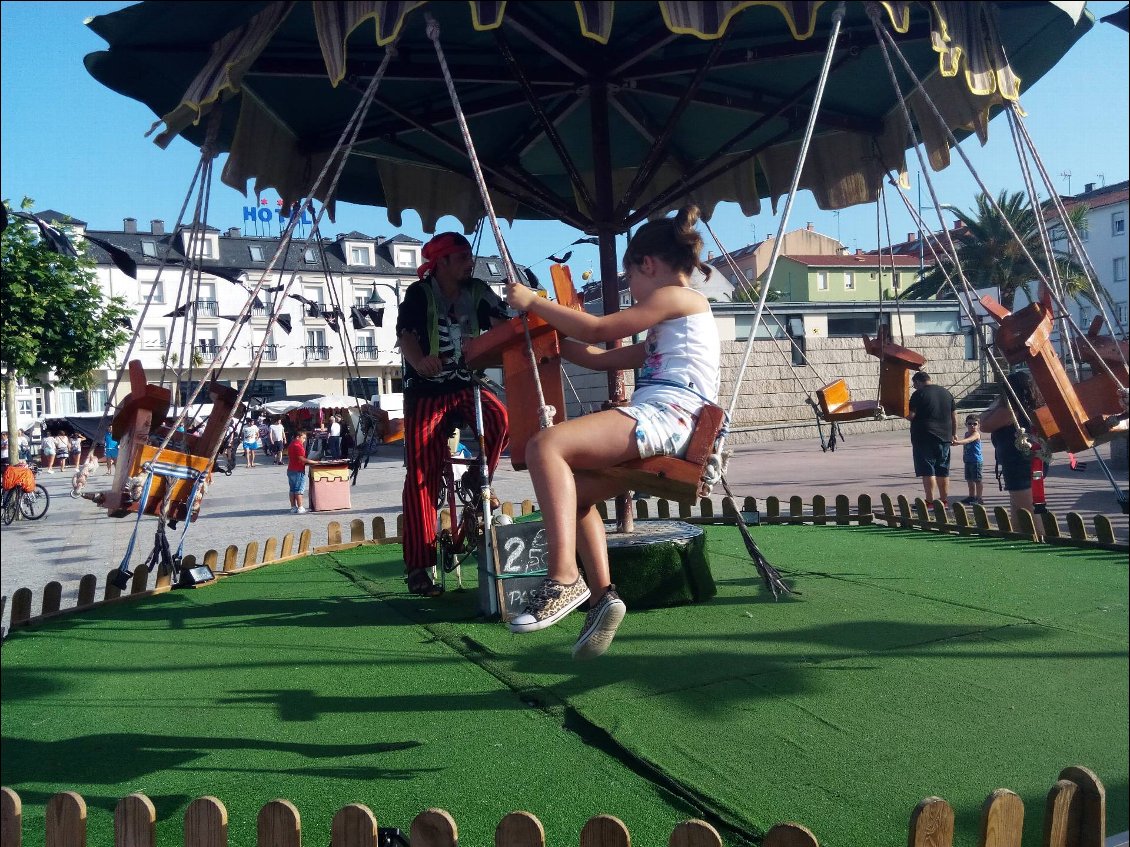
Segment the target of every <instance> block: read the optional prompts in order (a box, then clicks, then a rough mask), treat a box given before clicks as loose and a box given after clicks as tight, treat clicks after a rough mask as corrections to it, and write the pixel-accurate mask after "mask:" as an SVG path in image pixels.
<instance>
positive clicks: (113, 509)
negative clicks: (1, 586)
mask: <svg viewBox="0 0 1130 847" xmlns="http://www.w3.org/2000/svg"><path fill="white" fill-rule="evenodd" d="M129 380H130V393H129V394H128V395H127V396H126V398H125V399H124V400H123V401H122V403H121V404H120V405H119V407H118V411H117V413H116V414H115V415H114V418H113V421H112V423H111V425H110V433H111V435H112V436H113V437H114V439H115V440H117V441H118V463H117V467H116V469H115V472H114V480H113V484H112V486H111V489H110V491H109V492H98V493H96V494H84V495H83V496H84V497H86V498H87V499H90V500H93V501H94V502H95V503H96V504H98V505H99V506H102V507H103V508H105V509H106V511H107V514H108V515H109V516H110V517H114V518H122V517H125V516H127V515H129V514H136V513H137V512H138V510H139V509H141V510H142V511H143V513H144V514H147V515H153V516H157V517H164V518H166V519H167V520H168V521H169V522H170V523H171V524H173V525H175V523H176V522H177V521H182V520H190V521H195V520H196V519H197V517H198V516H199V514H200V504H201V501H202V500H203V496H204V490H205V488H206V487H207V485H208V483H209V482H210V480H211V472H212V462H213V456H214V455H215V453H216V452H217V448H218V447H219V446H220V442H221V441H222V439H223V437H224V433H225V431H226V429H227V426H228V422H229V421H230V420H231V417H232V415H233V414H235V413H237V410H236V408H235V400H236V397H237V396H238V392H237V391H236V389H234V388H231V387H229V386H226V385H220V384H219V383H217V382H215V381H214V380H213V381H212V382H211V383H210V384H209V385H208V396H209V397H210V398H211V400H212V403H213V407H212V413H211V414H210V415H209V416H208V421H207V423H206V424H205V427H204V431H203V432H202V433H200V434H199V435H190V434H188V433H179V434H178V433H173V436H174V437H173V438H172V439H171V440H170V441H169V445H168V446H166V447H164V448H162V447H161V446H160V445H161V444H162V443H163V442H164V440H165V439H166V438H167V437H168V436H169V434H170V432H169V427H168V426H167V425H165V424H164V420H165V418H166V417H167V415H168V413H169V408H170V406H171V403H172V394H171V392H170V391H169V389H168V388H165V387H163V386H160V385H154V384H152V383H150V382H148V381H147V379H146V376H145V369H144V368H143V367H142V365H141V362H140V361H138V360H136V359H135V360H133V361H131V362H130V363H129Z"/></svg>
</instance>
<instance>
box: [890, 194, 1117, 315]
mask: <svg viewBox="0 0 1130 847" xmlns="http://www.w3.org/2000/svg"><path fill="white" fill-rule="evenodd" d="M997 206H999V207H1000V211H997V209H996V208H995V207H994V206H993V203H992V202H991V201H990V200H989V198H988V195H985V194H980V195H978V196H977V200H976V208H975V209H974V210H972V211H970V212H964V211H962V210H960V209H958V208H956V207H954V206H944V207H943V208H944V209H946V210H947V211H950V212H953V213H954V214H956V215H957V218H958V220H959V221H960V222H961V223H963V224H964V225H965V226H964V227H963V228H962V229H960V230H958V231H957V232H955V233H954V234H953V239H954V246H955V247H956V248H957V256H958V261H959V262H960V264H961V268H962V270H963V271H964V272H965V278H966V279H967V280H969V284H970V285H972V286H973V287H974V288H975V289H984V288H989V287H995V288H997V289H998V290H999V291H1000V302H1001V305H1002V306H1004V307H1005V308H1006V309H1008V310H1009V311H1011V310H1012V308H1013V303H1014V302H1015V301H1016V293H1017V292H1018V291H1023V292H1024V293H1025V294H1026V295H1027V296H1028V299H1029V300H1033V299H1035V291H1034V285H1035V284H1036V283H1037V282H1038V279H1039V276H1038V273H1037V271H1036V268H1035V267H1033V265H1032V263H1031V262H1030V261H1029V260H1028V258H1027V256H1025V254H1024V250H1022V249H1021V246H1020V244H1021V242H1022V243H1023V245H1024V247H1025V248H1026V249H1027V251H1028V255H1030V256H1032V257H1033V258H1034V259H1035V260H1036V261H1037V262H1046V259H1044V258H1043V256H1044V248H1043V244H1042V243H1041V241H1040V231H1039V219H1038V218H1037V217H1036V214H1037V213H1036V212H1034V211H1033V209H1032V206H1031V204H1030V203H1029V202H1028V199H1027V198H1026V197H1025V195H1024V194H1022V193H1021V192H1016V193H1014V194H1008V193H1007V192H1005V191H1002V192H1001V193H1000V195H999V196H998V197H997ZM1002 212H1003V214H1002ZM1086 218H1087V207H1086V206H1076V207H1075V208H1074V209H1072V210H1071V211H1070V212H1069V213H1068V222H1069V224H1070V225H1071V226H1073V227H1075V229H1076V230H1082V229H1083V228H1084V227H1085V226H1086ZM1009 224H1011V227H1012V229H1013V230H1014V231H1015V232H1016V234H1017V236H1019V238H1020V241H1019V242H1018V241H1017V239H1016V238H1014V237H1013V235H1012V233H1011V232H1009ZM1051 225H1052V224H1051V222H1049V226H1051ZM1055 262H1056V265H1057V266H1058V268H1059V278H1060V280H1061V281H1062V282H1063V284H1064V286H1065V289H1066V293H1067V295H1068V296H1069V297H1074V298H1077V299H1078V298H1083V299H1086V300H1088V301H1090V302H1092V303H1094V302H1095V297H1094V294H1093V293H1092V291H1091V289H1090V284H1089V283H1088V282H1087V277H1086V274H1085V272H1084V271H1083V268H1082V266H1081V265H1080V264H1079V263H1078V262H1077V261H1076V260H1075V259H1074V258H1073V257H1071V256H1069V255H1068V254H1066V253H1059V252H1057V253H1056V255H1055ZM943 269H944V271H943ZM945 272H948V273H949V274H950V277H951V278H952V279H953V281H954V284H955V285H958V286H960V282H959V280H958V277H957V275H956V273H955V269H954V267H953V263H952V262H951V261H950V260H948V259H946V258H943V260H942V263H941V265H939V266H935V267H933V268H931V269H929V270H927V271H926V273H925V274H924V275H923V277H922V279H921V280H919V281H918V282H916V283H914V285H912V286H910V287H909V288H907V289H906V291H904V292H903V293H902V299H904V300H926V299H929V298H932V297H937V298H940V299H948V298H952V297H953V296H954V294H953V291H952V289H950V287H949V286H948V285H947V284H946V278H945Z"/></svg>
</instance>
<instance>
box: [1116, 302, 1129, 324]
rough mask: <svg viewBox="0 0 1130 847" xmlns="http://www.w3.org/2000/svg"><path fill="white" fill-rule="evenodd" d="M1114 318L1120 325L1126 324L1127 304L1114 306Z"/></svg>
mask: <svg viewBox="0 0 1130 847" xmlns="http://www.w3.org/2000/svg"><path fill="white" fill-rule="evenodd" d="M1114 318H1115V320H1117V321H1118V322H1119V323H1120V324H1124V323H1126V304H1125V303H1115V304H1114Z"/></svg>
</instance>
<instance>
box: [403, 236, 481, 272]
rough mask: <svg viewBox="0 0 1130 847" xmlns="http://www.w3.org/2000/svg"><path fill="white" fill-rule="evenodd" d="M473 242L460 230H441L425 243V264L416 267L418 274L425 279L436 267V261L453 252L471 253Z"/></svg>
mask: <svg viewBox="0 0 1130 847" xmlns="http://www.w3.org/2000/svg"><path fill="white" fill-rule="evenodd" d="M470 252H471V242H470V241H468V240H467V239H466V238H464V237H463V236H462V235H460V234H459V233H458V232H441V233H440V234H439V235H437V236H436V237H435V238H433V239H432V240H431V241H429V242H428V243H427V244H425V245H424V250H423V253H424V264H422V265H420V267H418V268H417V269H416V276H418V277H419V278H420V279H423V278H424V277H425V276H427V275H428V274H429V273H431V272H432V271H433V270H434V269H435V265H436V262H438V261H439V260H440V259H442V258H443V257H444V256H450V255H451V254H453V253H470Z"/></svg>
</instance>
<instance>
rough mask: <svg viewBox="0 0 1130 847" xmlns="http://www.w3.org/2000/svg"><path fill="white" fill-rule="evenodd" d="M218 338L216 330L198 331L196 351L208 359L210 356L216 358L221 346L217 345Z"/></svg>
mask: <svg viewBox="0 0 1130 847" xmlns="http://www.w3.org/2000/svg"><path fill="white" fill-rule="evenodd" d="M217 341H218V336H217V335H216V330H214V329H211V330H208V329H205V330H197V331H196V351H197V352H198V353H200V355H201V356H204V358H205V359H207V358H208V357H209V356H215V355H216V354H217V353H218V352H219V350H220V345H219V344H218V343H217Z"/></svg>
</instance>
